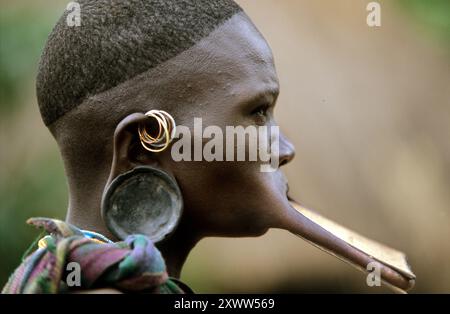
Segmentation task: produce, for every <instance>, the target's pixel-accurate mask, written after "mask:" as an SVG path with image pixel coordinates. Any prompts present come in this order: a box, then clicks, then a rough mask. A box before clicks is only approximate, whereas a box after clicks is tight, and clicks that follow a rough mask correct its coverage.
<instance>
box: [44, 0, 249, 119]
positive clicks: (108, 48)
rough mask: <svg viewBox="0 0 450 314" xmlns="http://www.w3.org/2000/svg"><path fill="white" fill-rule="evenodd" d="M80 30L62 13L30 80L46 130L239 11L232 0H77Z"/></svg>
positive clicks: (195, 39) (186, 45)
mask: <svg viewBox="0 0 450 314" xmlns="http://www.w3.org/2000/svg"><path fill="white" fill-rule="evenodd" d="M77 2H78V3H79V4H80V9H81V10H80V13H81V25H80V26H69V25H68V24H67V21H66V20H67V14H68V13H69V12H67V11H66V12H65V13H64V14H63V16H62V17H61V18H60V19H59V21H58V22H57V24H56V25H55V27H54V29H53V31H52V32H51V34H50V36H49V38H48V40H47V43H46V45H45V48H44V51H43V54H42V57H41V61H40V63H39V70H38V75H37V80H36V89H37V99H38V104H39V109H40V112H41V115H42V119H43V121H44V123H45V124H46V125H47V126H49V125H51V124H52V123H53V122H55V121H56V120H58V119H59V118H61V117H62V116H63V115H65V114H66V113H67V112H69V111H71V110H72V109H74V108H76V107H77V106H78V105H80V104H81V103H82V102H83V101H84V100H86V99H87V98H88V97H89V96H92V95H96V94H98V93H101V92H104V91H106V90H109V89H111V88H113V87H115V86H117V85H119V84H120V83H123V82H125V81H127V80H129V79H131V78H133V77H135V76H137V75H139V74H141V73H143V72H145V71H147V70H149V69H151V68H154V67H156V66H157V65H159V64H161V63H163V62H165V61H167V60H169V59H171V58H173V57H175V56H176V55H178V54H180V53H181V52H183V51H185V50H187V49H188V48H190V47H192V46H193V45H194V44H195V43H197V42H198V41H199V40H200V39H202V38H204V37H206V36H207V35H208V34H210V33H211V32H212V31H213V30H214V29H215V28H217V27H218V26H219V25H221V24H223V23H224V22H225V21H226V20H227V19H229V18H231V17H232V16H233V15H234V14H236V13H238V12H240V11H241V8H240V7H239V6H238V5H237V4H236V3H235V2H234V1H232V0H78V1H77Z"/></svg>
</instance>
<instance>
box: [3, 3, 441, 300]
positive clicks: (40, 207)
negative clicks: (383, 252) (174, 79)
mask: <svg viewBox="0 0 450 314" xmlns="http://www.w3.org/2000/svg"><path fill="white" fill-rule="evenodd" d="M368 2H369V1H362V0H345V1H332V0H327V1H325V0H321V1H317V0H314V1H313V0H283V1H280V0H241V1H239V3H240V4H241V5H242V6H243V7H244V9H245V10H246V12H247V13H248V15H250V17H251V18H252V19H253V20H254V22H255V24H256V25H257V26H258V28H259V29H260V30H261V32H262V33H263V34H264V36H265V37H266V39H267V40H268V41H269V43H270V45H271V46H272V49H273V52H274V55H275V58H276V64H277V68H278V72H279V76H280V81H281V85H282V95H281V96H280V100H279V104H278V109H277V115H278V121H279V123H280V125H281V126H282V128H283V129H285V131H286V132H287V134H288V135H289V136H290V137H291V139H292V141H293V142H294V143H295V144H296V148H297V157H296V160H295V161H294V162H293V163H292V164H291V165H290V166H288V168H287V174H288V177H289V179H290V182H291V187H292V188H291V189H292V194H293V195H294V196H295V197H296V198H297V199H299V200H301V201H302V202H303V203H304V204H305V205H307V206H309V207H312V208H315V209H316V210H318V211H320V212H322V213H323V214H325V215H326V216H329V217H331V218H333V219H335V220H337V221H338V222H340V223H342V224H344V225H346V226H348V227H351V228H353V229H355V230H357V231H359V232H361V233H363V234H365V235H367V236H369V237H372V238H374V239H377V240H379V241H381V242H384V243H386V244H388V245H391V246H393V247H395V248H398V249H401V250H402V251H404V252H406V253H407V255H408V256H409V258H410V263H411V264H412V267H413V270H414V271H415V272H416V274H417V276H418V279H417V286H416V288H415V289H414V290H413V292H450V245H449V244H448V242H449V240H450V231H449V229H450V193H449V191H450V140H449V135H450V92H449V91H450V71H449V70H450V1H448V0H429V1H421V0H403V1H400V0H399V1H379V2H380V3H381V8H382V26H381V27H379V28H369V27H368V26H367V24H366V16H367V11H366V5H367V3H368ZM67 3H68V2H65V1H50V0H34V1H29V0H27V1H25V0H14V1H13V0H10V1H8V0H0V5H1V12H0V40H1V42H0V164H1V166H0V285H1V286H3V284H4V283H5V281H6V280H7V278H8V275H9V274H10V273H11V272H12V271H13V269H14V268H15V267H16V266H17V265H18V264H19V262H20V258H21V256H22V254H23V252H24V251H25V250H26V248H27V247H28V246H29V244H30V243H31V242H32V241H33V240H34V238H35V237H36V236H37V234H38V232H37V231H36V230H34V229H33V228H31V227H28V226H27V225H26V224H25V220H26V219H27V218H28V217H30V216H49V217H56V218H60V219H64V217H65V209H66V204H67V199H68V195H67V186H66V182H65V177H64V169H63V165H62V161H61V159H60V156H59V153H58V150H57V146H56V143H55V142H54V141H53V139H52V137H51V136H50V134H49V132H48V131H47V130H46V128H45V127H44V125H43V123H42V121H41V119H40V115H39V111H38V109H37V104H36V98H35V90H34V85H35V81H34V79H35V73H36V69H37V62H38V60H39V56H40V52H41V50H42V48H43V45H44V43H45V40H46V37H47V35H48V34H49V32H50V31H51V29H52V26H53V24H54V23H55V21H56V20H57V18H58V16H59V15H60V14H61V12H62V11H63V10H64V9H65V6H66V5H67ZM182 279H183V280H185V281H186V282H187V283H188V284H190V285H191V286H192V287H193V289H194V290H195V291H197V292H369V293H371V292H372V293H378V292H386V291H388V290H386V288H369V287H367V286H366V285H365V277H364V275H363V274H360V273H359V272H357V271H355V270H353V269H352V268H351V267H349V266H347V265H345V264H343V263H341V262H340V261H337V260H336V259H334V258H333V257H330V256H328V255H326V254H325V253H322V252H320V251H318V250H316V249H315V248H312V247H310V246H309V245H308V244H306V243H304V242H303V241H301V240H299V239H297V238H295V237H293V236H292V235H289V234H287V233H286V232H284V231H279V230H273V231H270V232H269V233H268V234H266V235H264V236H263V237H260V238H245V239H206V240H204V241H202V242H201V243H200V244H199V245H198V246H197V248H195V249H194V251H193V253H192V254H191V256H190V257H189V259H188V262H187V264H186V266H185V269H184V271H183V274H182Z"/></svg>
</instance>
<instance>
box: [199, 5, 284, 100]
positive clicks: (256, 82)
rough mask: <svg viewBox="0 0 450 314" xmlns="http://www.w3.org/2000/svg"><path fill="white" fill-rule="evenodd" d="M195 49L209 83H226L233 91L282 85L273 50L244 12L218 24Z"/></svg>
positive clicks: (202, 74)
mask: <svg viewBox="0 0 450 314" xmlns="http://www.w3.org/2000/svg"><path fill="white" fill-rule="evenodd" d="M195 50H197V53H198V54H197V55H196V60H195V61H196V62H195V63H196V64H197V65H198V70H197V75H198V77H199V78H200V77H202V78H203V79H205V80H206V81H207V82H208V84H217V85H220V86H222V88H223V87H224V86H226V87H228V88H226V89H228V91H229V92H231V93H240V92H242V90H246V91H248V92H250V90H254V89H255V92H260V91H261V90H262V89H271V90H273V89H277V88H278V77H277V74H276V70H275V65H274V61H273V55H272V51H271V49H270V47H269V45H268V44H267V42H266V40H265V39H264V38H263V36H262V35H261V33H260V32H259V31H258V30H257V29H256V27H255V26H254V25H253V23H252V22H251V21H250V19H249V18H248V17H247V15H245V13H243V12H242V13H239V14H237V15H235V16H234V17H232V18H231V19H230V20H228V21H227V22H226V23H225V24H223V25H222V26H220V27H218V28H217V29H216V30H215V31H214V32H213V33H212V34H211V35H210V36H208V37H207V38H206V39H205V40H204V41H202V42H200V43H199V45H197V46H196V47H195Z"/></svg>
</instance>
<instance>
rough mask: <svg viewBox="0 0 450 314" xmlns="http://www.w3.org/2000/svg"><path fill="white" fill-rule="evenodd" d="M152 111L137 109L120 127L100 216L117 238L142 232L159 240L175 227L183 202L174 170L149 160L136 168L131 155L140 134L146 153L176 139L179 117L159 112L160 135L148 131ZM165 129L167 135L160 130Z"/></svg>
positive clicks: (155, 240)
mask: <svg viewBox="0 0 450 314" xmlns="http://www.w3.org/2000/svg"><path fill="white" fill-rule="evenodd" d="M155 111H156V112H162V111H159V110H153V111H150V113H153V112H155ZM148 114H149V113H147V114H143V113H133V114H131V115H129V116H127V117H126V118H125V119H123V120H122V121H121V122H120V123H119V124H118V125H117V127H116V130H115V132H114V149H113V151H114V152H113V161H112V165H111V172H110V175H109V179H108V181H107V183H106V186H105V190H104V192H103V197H102V203H101V215H102V218H103V220H104V222H105V224H106V226H107V227H108V229H109V231H110V232H111V233H112V234H113V235H115V236H116V237H117V238H119V239H125V238H126V237H127V236H128V235H131V234H144V235H146V236H148V237H150V238H151V240H152V241H154V242H158V241H161V240H163V239H164V238H166V237H167V236H168V235H169V234H171V233H172V232H173V231H174V230H175V228H176V226H177V225H178V222H179V220H180V218H181V214H182V208H183V201H182V195H181V191H180V189H179V187H178V184H177V182H176V180H175V179H174V178H173V177H172V176H171V175H169V174H168V173H167V172H165V171H163V170H160V169H157V168H156V167H151V166H149V165H141V166H137V167H136V164H135V163H133V161H132V160H130V156H129V154H130V147H131V146H132V144H133V143H134V142H135V141H136V139H137V138H139V139H140V142H141V143H140V144H141V145H142V146H143V147H144V148H145V149H146V150H147V153H148V154H154V153H157V152H159V151H162V150H164V149H165V148H167V146H168V144H169V143H170V141H171V140H172V138H173V134H174V128H175V121H174V120H173V118H172V117H171V116H170V115H169V114H167V113H157V114H156V117H158V119H157V122H158V123H159V120H161V123H160V124H159V132H158V131H157V132H156V134H157V136H152V135H151V132H149V131H147V130H146V127H147V124H146V123H148V122H149V115H148ZM169 116H170V119H169ZM163 117H166V118H164V119H167V120H164V119H163ZM144 131H145V133H143V132H144ZM163 133H164V136H162V135H161V134H163ZM143 135H145V137H144V139H143V138H142V136H143ZM143 140H145V141H149V142H147V144H148V145H150V146H151V147H152V148H154V149H153V150H149V149H148V147H145V146H144V143H143ZM133 145H134V144H133ZM161 148H163V149H161ZM148 151H150V152H148ZM130 169H131V170H130Z"/></svg>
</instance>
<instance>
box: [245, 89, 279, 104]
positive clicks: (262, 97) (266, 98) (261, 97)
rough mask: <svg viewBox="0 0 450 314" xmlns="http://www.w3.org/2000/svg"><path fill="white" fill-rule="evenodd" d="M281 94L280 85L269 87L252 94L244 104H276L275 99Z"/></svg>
mask: <svg viewBox="0 0 450 314" xmlns="http://www.w3.org/2000/svg"><path fill="white" fill-rule="evenodd" d="M279 94H280V89H279V87H273V88H268V89H265V90H263V91H261V92H259V93H256V94H254V95H252V96H251V97H249V98H248V99H246V100H245V101H244V102H243V104H244V106H250V105H252V104H254V103H256V102H266V103H268V104H270V105H275V101H276V100H277V98H278V95H279Z"/></svg>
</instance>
